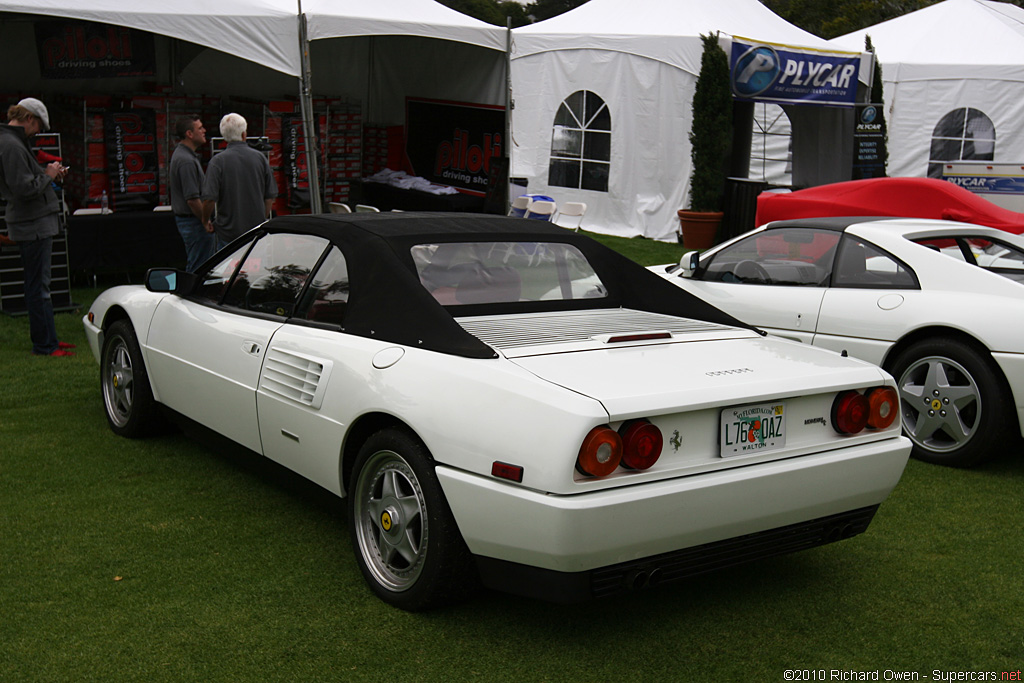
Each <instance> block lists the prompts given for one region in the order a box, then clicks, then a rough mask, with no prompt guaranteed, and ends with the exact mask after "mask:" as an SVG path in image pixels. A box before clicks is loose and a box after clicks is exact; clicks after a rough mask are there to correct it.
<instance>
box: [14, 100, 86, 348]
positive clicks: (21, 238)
mask: <svg viewBox="0 0 1024 683" xmlns="http://www.w3.org/2000/svg"><path fill="white" fill-rule="evenodd" d="M7 118H8V119H9V122H8V124H7V125H0V196H3V198H4V199H5V200H7V209H6V215H5V216H4V220H5V222H6V223H7V232H8V237H10V239H11V240H13V241H14V242H15V243H16V244H17V245H18V249H20V250H21V263H22V266H23V268H24V278H25V280H24V281H25V307H26V308H27V309H28V323H29V336H30V337H31V338H32V353H33V354H35V355H37V356H73V355H75V354H74V352H73V351H68V349H70V348H73V347H74V345H73V344H69V343H66V342H61V341H58V340H57V327H56V325H55V323H54V320H53V302H52V301H51V300H50V268H51V261H52V253H53V237H54V235H56V234H57V233H58V232H59V231H60V219H59V218H58V215H59V213H60V203H59V202H58V200H57V193H55V192H54V191H53V186H52V183H53V181H55V180H63V179H64V176H65V175H67V172H68V169H67V167H66V166H63V165H61V163H60V162H59V161H53V162H51V163H50V164H48V165H47V166H46V167H45V168H43V167H42V166H40V165H39V162H38V161H36V155H35V154H34V153H33V152H32V148H31V147H30V146H29V142H28V141H29V138H31V137H32V136H34V135H37V134H38V133H42V132H44V131H48V130H50V114H49V112H48V111H47V110H46V105H44V104H43V103H42V102H40V101H39V100H37V99H36V98H34V97H26V98H25V99H23V100H22V101H20V102H18V104H15V105H13V106H11V107H10V108H9V109H8V110H7Z"/></svg>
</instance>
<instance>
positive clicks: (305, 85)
mask: <svg viewBox="0 0 1024 683" xmlns="http://www.w3.org/2000/svg"><path fill="white" fill-rule="evenodd" d="M298 2H299V54H300V56H301V59H302V75H301V78H300V79H299V87H300V90H299V104H300V105H301V107H302V128H303V131H304V133H305V139H306V174H307V176H308V178H309V208H310V210H311V211H312V212H313V213H314V214H317V213H323V202H322V201H321V197H320V173H319V169H318V168H317V166H318V164H317V150H318V149H319V147H318V145H317V131H316V114H315V112H314V111H313V95H312V92H311V89H312V86H311V82H312V80H313V77H312V69H311V68H310V62H309V36H308V35H307V33H306V15H305V14H303V12H302V0H298Z"/></svg>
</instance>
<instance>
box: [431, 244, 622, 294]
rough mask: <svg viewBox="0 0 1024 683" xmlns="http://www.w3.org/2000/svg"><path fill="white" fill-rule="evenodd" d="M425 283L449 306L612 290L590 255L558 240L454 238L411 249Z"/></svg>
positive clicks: (600, 292) (432, 292)
mask: <svg viewBox="0 0 1024 683" xmlns="http://www.w3.org/2000/svg"><path fill="white" fill-rule="evenodd" d="M412 257H413V261H414V262H415V264H416V271H417V273H418V274H419V277H420V282H421V283H422V284H423V286H424V287H426V289H427V291H428V292H430V293H431V294H432V295H433V297H434V298H435V299H437V301H438V302H440V303H441V304H444V305H446V306H451V305H466V304H493V303H513V302H521V301H570V300H574V299H594V298H602V297H606V296H607V295H608V293H607V290H606V289H605V286H604V284H603V283H602V282H601V280H600V279H599V278H598V276H597V274H596V273H595V272H594V269H593V267H592V266H591V265H590V263H589V262H588V261H587V259H586V257H585V256H584V255H583V254H582V253H581V252H580V251H579V249H577V248H576V247H574V246H572V245H571V244H561V243H558V242H450V243H443V244H419V245H416V246H415V247H413V248H412Z"/></svg>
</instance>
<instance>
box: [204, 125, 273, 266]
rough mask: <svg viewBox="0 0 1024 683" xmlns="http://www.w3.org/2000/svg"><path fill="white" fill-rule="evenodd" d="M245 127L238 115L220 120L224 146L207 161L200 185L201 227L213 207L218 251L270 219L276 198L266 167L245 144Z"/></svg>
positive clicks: (267, 163)
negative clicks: (223, 148) (201, 186)
mask: <svg viewBox="0 0 1024 683" xmlns="http://www.w3.org/2000/svg"><path fill="white" fill-rule="evenodd" d="M246 127H247V124H246V122H245V118H243V117H242V116H241V115H239V114H234V113H232V114H227V115H225V116H224V118H222V119H221V120H220V134H221V135H222V136H223V137H224V139H225V140H227V143H228V146H227V149H225V150H224V151H223V152H220V153H219V154H215V155H214V156H213V158H212V159H210V165H209V166H208V167H207V168H206V178H205V180H204V181H203V194H202V199H203V224H204V225H205V224H207V223H208V222H209V220H210V218H211V217H212V216H213V212H214V207H215V206H216V210H217V217H216V218H214V219H213V228H214V231H215V232H216V233H217V248H218V249H220V248H221V247H223V246H224V245H225V244H227V243H228V242H230V241H231V240H233V239H235V238H236V237H239V236H240V235H241V234H242V233H244V232H247V231H248V230H251V229H252V228H254V227H256V226H257V225H259V224H260V223H262V222H263V221H265V220H267V219H268V218H270V209H271V207H272V206H273V204H274V199H275V198H276V197H277V183H276V182H275V181H274V174H273V173H272V172H271V170H270V163H269V162H268V161H267V158H266V157H265V156H263V154H261V153H260V152H258V151H256V150H255V149H253V148H251V147H249V145H248V144H246V142H245V133H246Z"/></svg>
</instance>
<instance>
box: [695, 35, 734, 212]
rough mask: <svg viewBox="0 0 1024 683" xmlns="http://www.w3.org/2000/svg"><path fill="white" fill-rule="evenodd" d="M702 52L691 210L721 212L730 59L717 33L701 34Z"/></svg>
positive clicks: (729, 105) (729, 119)
mask: <svg viewBox="0 0 1024 683" xmlns="http://www.w3.org/2000/svg"><path fill="white" fill-rule="evenodd" d="M700 38H701V41H702V42H703V44H704V51H703V53H702V54H701V58H700V74H699V75H698V76H697V89H696V91H695V92H694V94H693V124H692V126H691V127H690V157H691V159H692V161H693V169H692V176H691V178H690V209H691V210H692V211H721V210H722V204H723V195H724V193H725V177H726V159H727V155H728V152H729V143H730V142H731V140H732V93H731V92H730V90H729V58H728V57H727V56H726V54H725V52H724V51H723V50H722V48H721V47H719V46H718V37H717V36H716V35H712V34H709V35H702V36H701V37H700Z"/></svg>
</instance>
